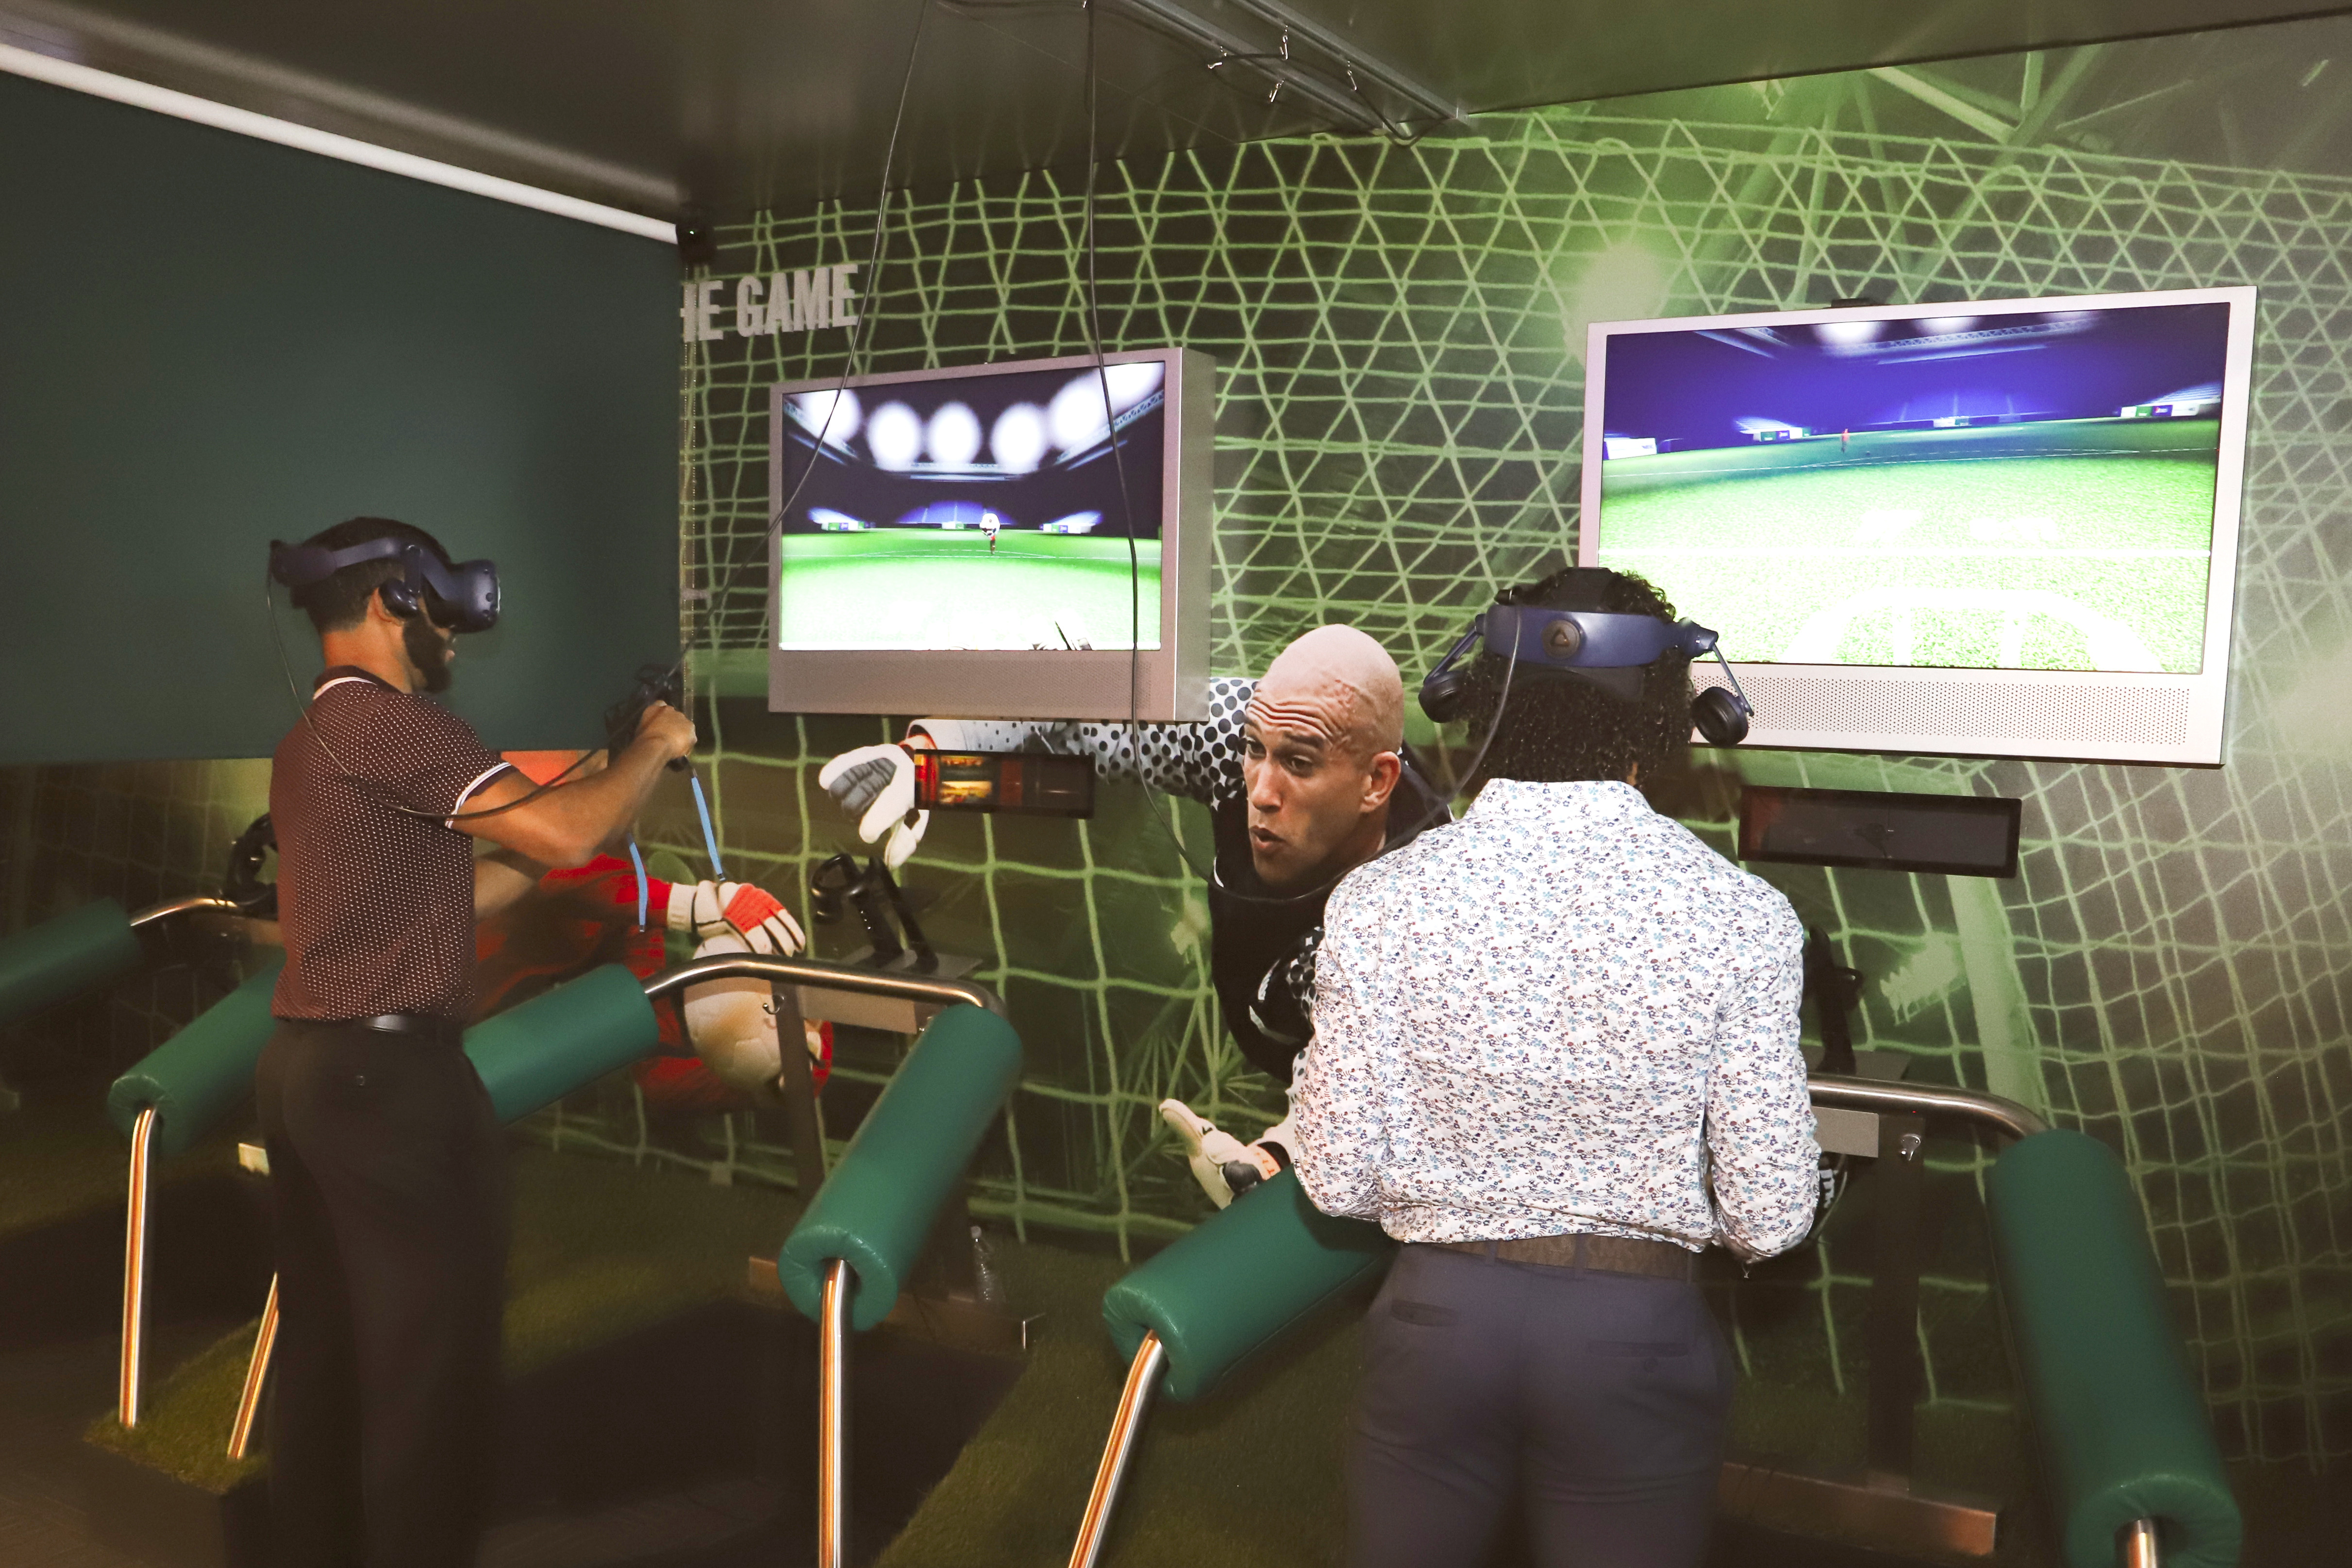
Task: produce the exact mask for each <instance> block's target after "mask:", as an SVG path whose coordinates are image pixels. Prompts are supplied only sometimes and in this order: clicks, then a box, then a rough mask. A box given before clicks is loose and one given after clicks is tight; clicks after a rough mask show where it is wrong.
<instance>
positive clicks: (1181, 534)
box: [768, 348, 1217, 722]
mask: <svg viewBox="0 0 2352 1568" xmlns="http://www.w3.org/2000/svg"><path fill="white" fill-rule="evenodd" d="M1094 363H1095V358H1094V356H1093V355H1092V354H1076V355H1071V356H1068V357H1066V358H1060V359H1031V360H1013V361H1008V362H1006V363H998V364H982V365H961V366H955V367H951V368H948V369H942V370H919V371H905V372H899V373H897V374H884V375H859V376H852V377H850V378H849V379H848V380H847V382H846V383H844V381H843V380H842V378H841V377H839V376H829V377H826V378H824V379H822V380H816V381H788V382H780V383H778V384H775V385H774V386H772V388H771V389H770V391H769V395H768V515H769V518H770V519H771V520H774V519H775V518H776V517H777V515H778V513H780V512H781V511H782V509H783V506H784V503H785V501H786V500H787V499H788V498H789V494H790V490H791V486H790V485H789V483H787V482H786V478H785V473H784V444H783V443H784V421H785V419H786V418H787V417H788V416H787V415H786V414H785V412H784V401H785V399H786V398H788V397H791V396H793V395H795V394H798V393H803V392H831V391H833V390H834V389H835V387H838V386H842V385H844V384H846V385H847V386H848V387H849V388H850V390H852V391H854V392H857V393H860V394H861V395H862V394H863V393H864V391H865V389H866V388H868V387H889V386H906V385H910V384H918V383H921V382H927V381H948V380H974V379H978V378H980V377H982V376H991V375H1013V374H1021V373H1026V372H1031V371H1055V370H1060V371H1076V370H1085V369H1091V368H1093V366H1094ZM1103 363H1107V364H1141V363H1159V364H1160V365H1163V366H1165V367H1166V376H1165V379H1164V380H1163V382H1162V383H1161V385H1162V386H1163V388H1164V389H1165V390H1164V393H1163V403H1164V407H1165V411H1166V413H1165V416H1166V419H1167V438H1166V440H1165V441H1164V442H1163V443H1162V445H1161V471H1160V603H1159V605H1157V606H1156V610H1155V606H1151V605H1145V606H1144V611H1143V613H1144V614H1145V615H1147V616H1149V615H1152V614H1154V613H1156V614H1157V615H1158V616H1159V618H1160V646H1159V647H1147V648H1144V649H1141V650H1139V651H1138V652H1130V651H1129V650H1128V649H1126V648H1115V649H1114V648H1099V649H1087V650H1081V651H1069V650H1060V649H1055V650H1043V649H958V648H946V649H939V650H930V649H908V648H872V649H854V648H841V649H801V648H795V649H787V648H780V647H774V646H772V645H771V646H770V647H769V649H768V710H769V711H770V712H773V713H895V714H908V715H930V716H936V717H939V718H950V719H1092V720H1113V719H1125V718H1127V717H1129V714H1130V712H1131V713H1132V714H1133V716H1134V717H1135V718H1137V719H1139V720H1145V721H1153V722H1171V721H1174V722H1182V721H1200V720H1203V719H1206V718H1207V717H1208V716H1209V543H1210V533H1211V531H1212V529H1213V528H1214V526H1215V515H1214V500H1215V485H1216V474H1215V453H1214V441H1213V433H1214V429H1215V426H1216V369H1217V367H1216V362H1215V361H1213V360H1212V359H1211V358H1210V357H1209V356H1208V355H1207V354H1204V353H1201V352H1199V351H1198V350H1195V349H1182V348H1163V349H1141V350H1134V351H1129V352H1126V353H1112V354H1105V355H1104V356H1103ZM780 553H781V552H780V551H779V548H778V532H777V530H776V528H775V526H774V524H773V521H771V525H770V527H769V529H768V595H769V603H770V604H771V605H773V604H774V601H775V595H776V592H777V588H778V584H779V581H780V578H779V575H778V574H779V572H780V571H781V562H780ZM772 624H773V618H772V617H771V625H772ZM1130 679H1132V682H1133V684H1132V688H1131V689H1130V684H1129V683H1130Z"/></svg>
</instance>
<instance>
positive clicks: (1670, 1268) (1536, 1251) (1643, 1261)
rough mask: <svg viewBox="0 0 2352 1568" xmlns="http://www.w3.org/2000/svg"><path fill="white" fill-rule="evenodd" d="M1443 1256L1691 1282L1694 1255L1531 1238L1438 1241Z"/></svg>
mask: <svg viewBox="0 0 2352 1568" xmlns="http://www.w3.org/2000/svg"><path fill="white" fill-rule="evenodd" d="M1433 1245H1435V1246H1438V1247H1444V1248H1445V1249H1446V1250H1447V1251H1448V1252H1467V1253H1469V1254H1471V1255H1472V1256H1473V1257H1477V1258H1496V1259H1497V1260H1499V1261H1501V1262H1504V1263H1540V1264H1543V1265H1545V1266H1546V1267H1548V1268H1590V1269H1593V1270H1595V1271H1597V1272H1599V1273H1602V1274H1643V1275H1647V1276H1649V1277H1650V1278H1652V1279H1697V1278H1698V1254H1697V1253H1696V1252H1693V1251H1691V1250H1690V1248H1688V1247H1676V1246H1675V1244H1674V1243H1673V1242H1671V1241H1648V1240H1644V1239H1643V1238H1642V1237H1631V1236H1586V1235H1584V1234H1582V1233H1581V1232H1579V1233H1577V1234H1575V1235H1572V1236H1531V1237H1525V1238H1524V1239H1522V1240H1518V1241H1441V1242H1437V1243H1434V1244H1433Z"/></svg>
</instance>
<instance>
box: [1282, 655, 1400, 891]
mask: <svg viewBox="0 0 2352 1568" xmlns="http://www.w3.org/2000/svg"><path fill="white" fill-rule="evenodd" d="M1403 744H1404V680H1403V678H1402V677H1401V676H1399V675H1398V674H1397V667H1396V660H1394V659H1392V658H1390V657H1389V656H1388V653H1387V651H1386V650H1385V649H1383V648H1382V647H1381V645H1380V644H1378V643H1376V642H1374V641H1373V640H1372V639H1371V638H1370V637H1366V636H1365V635H1364V634H1363V633H1361V632H1360V631H1358V630H1357V629H1356V628H1355V627H1353V626H1318V627H1317V628H1316V629H1315V630H1313V631H1311V632H1308V633H1307V635H1306V636H1305V637H1300V638H1299V639H1298V640H1297V642H1295V643H1292V644H1291V645H1290V646H1289V647H1286V648H1284V649H1283V650H1282V654H1281V657H1279V658H1276V660H1275V661H1274V663H1273V664H1271V665H1269V666H1268V667H1267V668H1266V672H1265V676H1264V677H1263V678H1261V679H1259V681H1258V683H1257V689H1256V690H1255V692H1254V693H1253V694H1252V695H1251V697H1250V702H1249V710H1248V711H1247V712H1245V713H1244V714H1243V715H1242V782H1243V783H1244V784H1245V785H1246V786H1247V788H1248V797H1249V836H1250V864H1251V865H1252V866H1253V867H1254V868H1255V869H1256V871H1257V874H1258V877H1259V879H1261V880H1263V881H1264V882H1265V884H1266V886H1267V887H1269V888H1272V889H1276V891H1282V890H1285V889H1296V888H1302V887H1307V886H1309V885H1311V884H1313V883H1316V882H1318V881H1328V880H1330V879H1334V878H1337V877H1339V876H1340V875H1342V874H1344V873H1345V872H1346V871H1347V870H1348V869H1349V868H1350V867H1354V866H1360V865H1362V864H1363V863H1364V862H1365V861H1367V860H1369V859H1370V858H1372V857H1373V856H1375V855H1377V854H1379V853H1380V852H1381V845H1382V844H1384V843H1385V842H1387V837H1388V814H1389V796H1390V795H1391V793H1392V792H1393V791H1394V790H1395V788H1396V784H1397V778H1398V776H1399V774H1400V773H1401V772H1402V768H1403V763H1402V759H1401V758H1400V757H1399V755H1398V752H1399V749H1400V748H1401V747H1402V746H1403Z"/></svg>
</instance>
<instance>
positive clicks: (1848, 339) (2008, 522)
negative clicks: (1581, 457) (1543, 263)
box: [1586, 303, 2230, 675]
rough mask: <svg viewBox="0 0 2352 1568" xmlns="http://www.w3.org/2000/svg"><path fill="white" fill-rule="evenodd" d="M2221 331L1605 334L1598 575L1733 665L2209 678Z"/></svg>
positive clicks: (2077, 323) (1850, 323) (1938, 325)
mask: <svg viewBox="0 0 2352 1568" xmlns="http://www.w3.org/2000/svg"><path fill="white" fill-rule="evenodd" d="M1979 309H1980V310H1982V309H1983V308H1979ZM2229 329H2230V306H2229V305H2228V304H2226V303H2186V304H2161V305H2159V304H2150V305H2146V306H2124V307H2119V308H2118V307H2114V306H2112V305H2109V306H2107V307H2106V308H2102V309H2098V310H2032V311H2025V312H1988V313H1978V314H1971V313H1969V310H1968V308H1967V307H1964V306H1948V307H1943V308H1940V309H1938V310H1926V309H1923V310H1920V311H1919V312H1917V313H1916V314H1906V315H1905V316H1903V317H1901V318H1899V319H1894V320H1851V319H1848V320H1837V321H1822V322H1817V323H1816V322H1807V321H1802V320H1801V319H1797V318H1790V317H1781V318H1775V319H1773V321H1772V324H1769V325H1749V326H1722V325H1716V326H1710V327H1707V328H1704V329H1694V330H1690V331H1674V330H1667V331H1651V330H1643V331H1623V332H1612V333H1611V335H1608V336H1606V337H1605V338H1601V340H1600V341H1601V344H1602V345H1603V346H1602V353H1603V354H1604V355H1605V359H1604V361H1603V363H1602V365H1601V367H1600V368H1601V370H1602V375H1601V385H1602V388H1603V391H1602V398H1603V402H1602V405H1601V407H1600V408H1599V410H1598V416H1597V422H1598V423H1599V425H1600V427H1601V450H1600V451H1597V452H1591V451H1588V452H1587V454H1586V460H1587V461H1588V462H1591V461H1595V460H1597V461H1598V462H1599V463H1600V465H1601V479H1600V489H1599V494H1600V507H1599V516H1598V518H1597V519H1596V523H1597V534H1598V547H1599V548H1598V559H1599V562H1600V563H1601V564H1602V565H1604V566H1611V567H1615V568H1618V569H1620V570H1624V571H1631V572H1636V573H1639V574H1641V575H1643V577H1646V578H1648V579H1649V580H1650V581H1651V582H1652V583H1654V584H1656V585H1657V587H1658V588H1659V590H1660V591H1661V592H1663V593H1664V595H1665V596H1666V597H1667V598H1668V599H1669V600H1671V601H1673V603H1674V605H1675V610H1676V611H1677V613H1679V614H1680V615H1683V616H1689V617H1690V618H1692V619H1694V620H1696V621H1699V622H1701V623H1703V624H1704V625H1706V626H1712V627H1714V628H1715V629H1716V630H1717V631H1718V632H1719V633H1721V634H1722V641H1723V647H1724V650H1725V652H1726V653H1727V655H1728V656H1729V657H1730V658H1732V659H1733V660H1735V661H1736V662H1739V663H1749V662H1754V663H1779V664H1802V665H1857V666H1863V665H1867V666H1880V667H1888V666H1891V667H1897V668H1903V667H1912V668H1964V669H1966V668H1974V669H2028V670H2083V671H2107V670H2116V671H2162V672H2168V673H2172V674H2192V675H2193V674H2196V673H2197V672H2198V671H2199V670H2200V668H2201V665H2202V660H2203V651H2204V647H2205V637H2206V623H2207V604H2206V590H2207V581H2208V577H2209V575H2210V572H2211V570H2212V564H2213V548H2214V508H2215V486H2216V480H2217V477H2218V474H2219V468H2220V460H2221V415H2222V401H2223V365H2224V355H2225V350H2226V347H2227V340H2228V334H2229ZM1600 331H1606V329H1596V335H1598V333H1599V332H1600Z"/></svg>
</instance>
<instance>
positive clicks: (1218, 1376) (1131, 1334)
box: [1102, 1171, 1396, 1399]
mask: <svg viewBox="0 0 2352 1568" xmlns="http://www.w3.org/2000/svg"><path fill="white" fill-rule="evenodd" d="M1395 1247H1396V1244H1395V1243H1394V1242H1391V1240H1390V1239H1389V1238H1388V1237H1386V1236H1384V1235H1382V1234H1381V1227H1380V1226H1376V1225H1372V1224H1370V1223H1368V1222H1366V1221H1364V1220H1358V1219H1334V1218H1332V1217H1331V1216H1330V1215H1327V1214H1323V1213H1320V1212H1319V1211H1318V1210H1317V1209H1316V1207H1315V1205H1313V1204H1312V1203H1310V1202H1308V1201H1307V1191H1306V1189H1305V1188H1303V1187H1301V1186H1300V1185H1299V1184H1298V1177H1297V1174H1296V1173H1293V1172H1289V1171H1285V1172H1283V1173H1282V1174H1280V1175H1278V1176H1276V1177H1275V1178H1274V1179H1273V1180H1272V1181H1270V1182H1262V1183H1260V1184H1258V1185H1257V1186H1256V1187H1255V1188H1253V1189H1251V1190H1250V1191H1249V1192H1248V1193H1247V1194H1244V1195H1243V1196H1242V1197H1240V1198H1238V1199H1236V1200H1234V1203H1233V1204H1231V1205H1228V1206H1227V1207H1226V1208H1225V1210H1224V1211H1223V1213H1221V1214H1218V1215H1213V1216H1212V1217H1210V1218H1209V1219H1207V1220H1204V1221H1203V1222H1202V1223H1201V1224H1200V1225H1198V1226H1194V1227H1193V1228H1192V1230H1191V1231H1190V1232H1189V1233H1187V1234H1186V1235H1185V1237H1183V1239H1182V1240H1181V1241H1178V1242H1176V1243H1175V1244H1174V1245H1173V1246H1171V1247H1169V1248H1168V1249H1167V1250H1165V1251H1163V1252H1161V1253H1160V1255H1159V1256H1158V1257H1156V1258H1152V1259H1151V1260H1150V1262H1148V1263H1146V1264H1144V1265H1143V1266H1142V1267H1141V1268H1138V1269H1136V1270H1135V1271H1134V1272H1133V1273H1131V1274H1129V1275H1128V1276H1127V1278H1125V1279H1121V1280H1120V1281H1119V1282H1118V1284H1116V1285H1114V1286H1112V1287H1111V1288H1110V1289H1108V1291H1106V1292H1104V1294H1103V1309H1102V1310H1103V1326H1104V1327H1105V1328H1107V1329H1108V1330H1109V1331H1110V1337H1111V1339H1112V1340H1113V1341H1114V1342H1116V1343H1117V1344H1118V1349H1119V1353H1120V1354H1121V1355H1124V1356H1127V1357H1129V1358H1130V1359H1132V1358H1133V1357H1134V1355H1135V1352H1136V1350H1137V1348H1138V1347H1139V1346H1140V1345H1141V1344H1142V1343H1143V1336H1144V1334H1145V1333H1146V1332H1147V1331H1149V1332H1150V1333H1154V1334H1157V1335H1158V1336H1159V1337H1160V1343H1161V1344H1162V1345H1164V1346H1165V1347H1167V1351H1168V1371H1167V1374H1166V1378H1165V1381H1164V1382H1163V1384H1162V1385H1161V1386H1162V1391H1163V1392H1164V1393H1166V1394H1168V1396H1169V1397H1170V1398H1171V1399H1198V1398H1199V1397H1200V1396H1201V1395H1202V1394H1206V1393H1208V1392H1209V1391H1210V1390H1211V1389H1213V1388H1214V1387H1215V1386H1216V1385H1217V1384H1218V1382H1219V1381H1220V1380H1222V1379H1223V1377H1224V1375H1225V1374H1226V1373H1228V1372H1230V1371H1232V1370H1233V1368H1234V1366H1235V1365H1236V1364H1237V1363H1240V1362H1242V1361H1244V1359H1246V1358H1247V1357H1248V1356H1249V1355H1250V1354H1251V1352H1254V1351H1256V1350H1257V1349H1258V1348H1259V1347H1261V1346H1263V1345H1266V1344H1269V1343H1271V1342H1274V1341H1275V1340H1276V1339H1279V1338H1280V1337H1281V1336H1282V1334H1283V1333H1284V1331H1286V1330H1287V1329H1289V1328H1290V1326H1291V1325H1292V1324H1294V1323H1296V1322H1297V1321H1299V1320H1300V1319H1302V1318H1305V1317H1307V1315H1309V1314H1310V1313H1312V1312H1313V1311H1314V1310H1316V1309H1317V1308H1318V1307H1320V1306H1322V1305H1323V1303H1324V1302H1326V1301H1328V1300H1330V1299H1331V1298H1332V1297H1333V1296H1335V1295H1337V1294H1339V1292H1340V1291H1342V1290H1344V1289H1347V1288H1348V1287H1349V1285H1351V1284H1353V1283H1355V1282H1356V1280H1358V1279H1361V1278H1362V1277H1363V1276H1364V1275H1365V1274H1366V1273H1367V1272H1368V1271H1370V1270H1371V1269H1374V1268H1381V1267H1382V1266H1383V1265H1385V1264H1386V1263H1387V1262H1388V1260H1389V1257H1390V1255H1391V1253H1392V1252H1394V1250H1395ZM1237 1286H1238V1288H1237Z"/></svg>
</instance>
